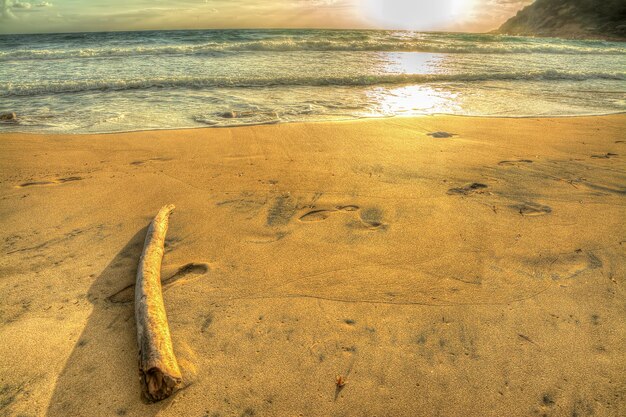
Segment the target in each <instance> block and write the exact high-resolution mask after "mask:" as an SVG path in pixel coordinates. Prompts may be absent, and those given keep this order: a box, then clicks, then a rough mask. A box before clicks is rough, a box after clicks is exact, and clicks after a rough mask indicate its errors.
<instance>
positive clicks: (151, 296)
mask: <svg viewBox="0 0 626 417" xmlns="http://www.w3.org/2000/svg"><path fill="white" fill-rule="evenodd" d="M173 210H174V206H173V205H168V206H165V207H163V208H161V210H159V213H158V214H157V216H156V217H155V218H154V220H152V223H150V227H148V234H147V235H146V241H145V243H144V248H143V253H142V254H141V259H140V260H139V268H138V269H137V282H136V285H135V320H136V322H137V343H138V347H139V376H140V378H141V384H142V386H143V391H144V394H145V396H146V397H147V399H148V400H150V401H160V400H163V399H165V398H167V397H169V396H170V395H171V394H172V392H174V390H175V389H176V387H177V386H178V385H179V384H180V383H181V381H182V376H181V373H180V368H179V367H178V363H177V362H176V357H175V356H174V349H173V348H172V339H171V336H170V329H169V326H168V324H167V315H166V314H165V307H164V306H163V294H162V293H161V260H162V258H163V246H164V243H165V234H166V233H167V225H168V220H169V216H170V214H171V213H172V211H173Z"/></svg>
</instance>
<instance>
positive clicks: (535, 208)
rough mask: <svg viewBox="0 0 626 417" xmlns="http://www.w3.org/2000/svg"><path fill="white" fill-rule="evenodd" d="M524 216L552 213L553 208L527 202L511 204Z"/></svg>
mask: <svg viewBox="0 0 626 417" xmlns="http://www.w3.org/2000/svg"><path fill="white" fill-rule="evenodd" d="M510 207H511V208H513V209H515V210H516V211H517V212H518V213H519V214H521V215H522V216H543V215H544V214H550V213H552V208H550V207H548V206H543V205H541V204H537V203H533V202H527V203H522V204H516V205H513V206H510Z"/></svg>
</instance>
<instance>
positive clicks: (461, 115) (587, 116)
mask: <svg viewBox="0 0 626 417" xmlns="http://www.w3.org/2000/svg"><path fill="white" fill-rule="evenodd" d="M620 115H626V111H619V112H614V113H597V114H596V113H590V114H572V115H562V116H559V115H556V116H554V115H548V116H542V115H531V116H483V115H465V114H452V113H431V114H418V115H392V116H380V117H376V116H373V117H353V118H346V119H332V120H306V121H287V122H281V121H276V122H268V123H251V124H242V125H232V126H190V127H171V128H169V127H165V128H158V129H150V128H148V129H142V128H139V129H137V130H120V131H112V132H88V133H84V132H79V133H74V132H22V131H11V132H5V131H2V130H0V137H1V136H2V135H8V134H17V135H35V136H48V135H49V136H59V135H70V136H90V135H116V134H125V133H141V132H160V131H168V132H171V131H174V132H175V131H186V130H205V129H236V128H242V127H259V126H275V125H294V124H295V125H306V124H320V123H350V122H360V121H369V120H392V119H420V118H428V117H444V118H445V117H459V118H468V119H494V120H498V119H513V120H516V119H522V120H523V119H570V118H572V119H575V118H590V117H611V116H620ZM18 117H19V115H18ZM3 124H4V125H10V124H11V123H10V122H4V123H0V127H1V126H2V125H3Z"/></svg>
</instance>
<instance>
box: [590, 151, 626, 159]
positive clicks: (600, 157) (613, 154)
mask: <svg viewBox="0 0 626 417" xmlns="http://www.w3.org/2000/svg"><path fill="white" fill-rule="evenodd" d="M616 156H619V155H618V154H616V153H611V152H607V153H604V154H600V155H591V157H592V158H595V159H610V158H614V157H616Z"/></svg>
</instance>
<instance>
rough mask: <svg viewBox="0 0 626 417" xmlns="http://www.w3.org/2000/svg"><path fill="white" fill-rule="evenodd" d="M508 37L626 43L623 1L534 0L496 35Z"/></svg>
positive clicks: (625, 7) (625, 15)
mask: <svg viewBox="0 0 626 417" xmlns="http://www.w3.org/2000/svg"><path fill="white" fill-rule="evenodd" d="M496 32H497V33H502V34H508V35H526V36H554V37H563V38H605V39H619V40H626V2H625V1H624V0H605V1H598V0H537V1H535V2H534V3H532V4H531V5H529V6H526V7H525V8H523V9H522V10H520V11H519V12H517V15H515V16H513V17H512V18H510V19H509V20H507V21H506V22H505V23H504V24H503V25H502V26H500V28H499V29H498V30H497V31H496Z"/></svg>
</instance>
